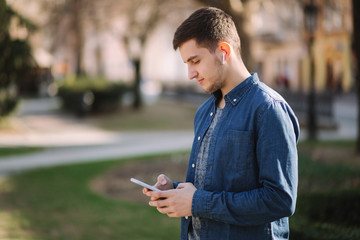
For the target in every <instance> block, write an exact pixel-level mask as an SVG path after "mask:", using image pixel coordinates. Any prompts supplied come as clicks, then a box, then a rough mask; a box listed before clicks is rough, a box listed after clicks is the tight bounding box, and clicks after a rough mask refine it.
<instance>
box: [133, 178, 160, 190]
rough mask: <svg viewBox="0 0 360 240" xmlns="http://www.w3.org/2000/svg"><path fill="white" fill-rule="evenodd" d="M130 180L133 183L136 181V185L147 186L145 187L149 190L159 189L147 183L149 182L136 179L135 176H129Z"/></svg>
mask: <svg viewBox="0 0 360 240" xmlns="http://www.w3.org/2000/svg"><path fill="white" fill-rule="evenodd" d="M130 181H132V182H133V183H136V184H138V185H140V186H143V187H144V188H147V189H149V190H152V191H161V190H160V189H157V188H156V187H154V186H151V185H149V184H147V183H144V182H142V181H140V180H137V179H135V178H130Z"/></svg>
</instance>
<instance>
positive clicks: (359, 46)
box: [352, 0, 360, 154]
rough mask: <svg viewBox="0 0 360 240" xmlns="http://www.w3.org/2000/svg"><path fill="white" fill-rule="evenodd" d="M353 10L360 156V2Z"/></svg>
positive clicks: (355, 3)
mask: <svg viewBox="0 0 360 240" xmlns="http://www.w3.org/2000/svg"><path fill="white" fill-rule="evenodd" d="M352 5H353V6H352V8H353V24H354V28H353V37H354V42H353V46H354V47H353V51H354V54H355V58H356V63H357V66H356V72H355V77H356V79H355V80H356V92H357V105H358V119H357V120H358V126H357V127H358V132H357V141H356V149H355V150H356V153H357V154H360V15H359V12H360V1H358V0H353V1H352Z"/></svg>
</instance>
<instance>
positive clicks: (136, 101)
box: [133, 58, 142, 110]
mask: <svg viewBox="0 0 360 240" xmlns="http://www.w3.org/2000/svg"><path fill="white" fill-rule="evenodd" d="M133 64H134V68H135V82H134V88H133V89H134V102H133V108H134V109H136V110H137V109H140V108H141V106H142V99H141V90H140V83H141V60H140V58H139V59H134V60H133Z"/></svg>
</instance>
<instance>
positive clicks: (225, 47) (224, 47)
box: [219, 42, 231, 60]
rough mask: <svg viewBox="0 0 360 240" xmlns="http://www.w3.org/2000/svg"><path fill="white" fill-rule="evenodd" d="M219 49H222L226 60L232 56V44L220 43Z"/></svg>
mask: <svg viewBox="0 0 360 240" xmlns="http://www.w3.org/2000/svg"><path fill="white" fill-rule="evenodd" d="M219 47H220V50H221V52H224V53H225V60H227V59H228V58H229V56H230V53H231V46H230V44H229V43H227V42H220V43H219Z"/></svg>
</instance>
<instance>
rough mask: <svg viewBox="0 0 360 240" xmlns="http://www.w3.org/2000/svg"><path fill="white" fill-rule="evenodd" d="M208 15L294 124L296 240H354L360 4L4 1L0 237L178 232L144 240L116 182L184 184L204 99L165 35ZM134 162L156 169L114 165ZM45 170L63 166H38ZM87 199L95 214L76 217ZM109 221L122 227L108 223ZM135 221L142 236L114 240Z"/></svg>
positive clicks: (0, 23)
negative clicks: (210, 11) (227, 20)
mask: <svg viewBox="0 0 360 240" xmlns="http://www.w3.org/2000/svg"><path fill="white" fill-rule="evenodd" d="M204 6H214V7H218V8H221V9H223V10H224V11H226V12H227V13H229V14H230V15H231V16H232V17H233V19H234V21H235V23H236V24H237V28H238V32H239V35H240V39H241V44H242V57H243V59H244V62H245V64H246V65H247V67H248V68H249V70H250V71H251V72H257V73H258V74H259V76H260V80H261V81H263V82H265V83H266V84H268V85H269V86H271V87H272V88H274V89H276V90H277V91H278V92H280V93H281V95H282V96H284V98H285V99H286V100H287V101H288V102H289V104H290V105H291V107H292V108H293V109H294V111H295V113H296V115H297V116H298V118H299V121H300V124H301V129H302V132H301V141H300V144H299V168H300V170H299V172H300V173H299V174H300V177H301V178H300V183H299V192H300V193H299V210H298V212H299V214H295V216H294V217H293V219H294V220H293V222H294V224H293V225H292V231H293V232H294V239H360V227H359V226H360V219H359V217H358V216H357V215H358V214H357V213H358V212H359V211H360V209H359V208H360V206H359V204H358V203H359V202H360V194H359V183H360V174H359V169H360V165H359V163H360V157H359V154H360V140H359V139H360V132H359V110H358V106H359V97H358V96H359V94H360V87H359V84H358V83H359V76H360V75H359V69H360V66H359V64H360V61H359V57H360V30H359V28H360V19H359V18H360V17H359V16H360V2H359V1H356V0H102V1H95V0H0V177H2V178H3V179H4V180H3V182H2V185H0V186H2V187H0V219H1V218H2V219H6V221H3V223H1V222H0V238H1V239H15V238H12V237H16V239H26V240H27V239H93V237H94V236H99V234H100V236H102V237H100V238H101V239H114V238H117V239H174V238H177V234H178V231H179V230H178V222H177V221H176V220H175V221H171V220H170V222H168V219H167V218H165V217H163V216H158V215H156V219H157V221H159V222H161V223H162V224H164V232H163V233H156V234H158V235H156V234H155V235H154V233H153V231H152V230H151V229H152V228H151V226H152V225H151V224H155V225H154V227H157V225H156V222H155V223H154V221H153V220H152V218H153V215H154V214H156V212H155V211H151V210H149V209H148V208H147V207H146V206H145V207H143V208H142V207H140V206H143V205H144V204H143V202H141V200H140V202H141V203H136V204H135V203H134V205H131V202H132V201H133V200H134V198H127V197H126V196H129V195H131V196H137V192H136V191H137V190H139V189H138V188H136V186H131V184H128V183H127V177H134V175H132V174H130V175H129V176H127V175H126V174H127V173H133V174H138V177H139V178H140V179H141V178H143V179H144V178H145V179H147V180H148V181H154V177H155V175H156V174H155V173H154V175H152V174H149V169H151V168H152V167H151V166H157V167H158V168H155V169H153V170H154V172H156V171H160V170H159V169H161V171H170V169H174V168H176V169H179V171H180V172H176V171H175V172H174V173H173V174H174V176H176V177H181V176H183V177H184V176H185V169H186V167H185V168H184V166H186V161H187V156H188V152H189V150H190V147H191V142H192V138H193V134H192V125H193V117H194V114H195V112H196V109H197V107H198V106H199V105H200V104H201V103H202V102H203V101H204V100H205V99H206V98H208V97H209V95H208V94H205V93H203V91H202V89H201V88H200V87H199V86H198V85H197V84H196V82H193V81H190V80H188V79H187V68H186V65H185V64H184V63H183V62H182V60H181V58H180V55H179V53H178V51H174V50H173V48H172V38H173V34H174V32H175V30H176V28H177V26H178V25H179V24H180V23H181V22H182V21H183V20H184V19H185V18H187V17H188V16H189V15H190V14H191V13H192V12H193V11H194V10H196V9H198V8H200V7H204ZM169 153H170V154H169ZM154 154H155V155H156V156H155V157H154ZM157 154H160V155H161V156H159V155H157ZM163 154H165V155H163ZM166 154H168V155H166ZM139 156H142V157H141V159H140V160H144V159H145V160H148V161H150V162H151V163H153V162H152V161H155V162H154V164H150V165H146V166H147V167H144V165H141V164H140V165H139V166H138V168H134V166H123V165H122V163H121V164H120V163H119V161H121V162H124V161H123V160H124V158H130V159H131V160H128V161H125V162H137V163H136V164H138V160H139V159H138V158H139ZM144 156H146V157H144ZM149 156H151V157H149ZM134 158H135V159H134ZM119 159H120V160H119ZM100 160H101V161H100ZM105 160H106V161H105ZM161 160H162V161H161ZM89 161H90V162H93V163H92V164H90V165H73V167H70V166H69V165H68V164H70V163H78V162H89ZM114 161H115V162H114ZM100 162H102V163H100ZM168 162H170V163H173V165H169V166H168V165H167V164H165V163H168ZM119 164H120V165H121V167H119V169H118V170H116V169H117V168H115V170H113V171H110V173H107V169H109V168H110V167H114V165H116V166H117V165H119ZM177 164H180V165H177ZM181 164H183V165H181ZM53 165H55V166H58V165H64V166H62V167H63V168H60V169H59V168H57V167H55V168H46V169H43V167H50V166H51V167H52V166H53ZM141 166H143V167H141ZM166 166H167V167H166ZM38 168H39V170H33V171H26V172H24V173H23V171H24V170H30V169H38ZM84 169H85V170H84ZM124 169H125V170H124ZM126 169H127V170H128V171H126ZM136 169H142V171H140V170H139V171H138V170H136ZM156 169H157V170H156ZM83 170H84V171H83ZM80 172H81V174H80ZM104 172H105V173H104ZM16 173H21V174H16ZM75 173H76V174H75ZM77 174H79V176H78V177H77V176H76V175H77ZM98 175H104V176H105V177H104V178H102V179H100V178H96V177H97V176H98ZM125 176H126V177H125ZM80 178H81V179H80ZM95 178H96V180H94V179H95ZM39 179H41V180H39ZM48 179H52V180H53V182H52V183H51V181H48ZM99 179H100V180H99ZM124 179H125V180H124ZM74 182H78V183H80V185H81V184H82V185H81V186H82V187H80V186H78V187H79V189H81V191H78V190H79V189H78V188H76V187H75V186H74ZM89 182H95V183H94V184H90V183H89ZM112 183H117V184H112ZM44 184H45V185H44ZM51 184H55V185H51ZM89 184H90V185H91V186H93V185H94V186H95V185H96V186H95V187H91V189H93V190H91V191H90V192H91V194H93V195H91V194H90V193H89V188H88V187H87V186H88V185H89ZM115 185H116V186H115ZM128 185H129V186H128ZM29 186H30V187H29ZM65 186H67V187H69V186H73V187H74V188H75V189H78V190H73V191H74V192H77V193H79V194H80V193H82V195H81V196H80V195H73V194H70V193H69V190H66V189H67V188H66V187H65ZM62 187H64V189H62ZM44 189H46V191H44ZM54 189H56V190H55V192H54ZM59 189H62V190H59ZM94 189H95V190H94ZM334 189H336V191H335V193H334ZM82 191H83V192H82ZM126 191H129V192H126ZM131 191H135V192H132V193H131ZM94 192H97V194H95V193H94ZM108 192H111V193H112V194H110V195H109V194H108V195H106V194H107V193H108ZM114 192H117V193H118V194H114ZM124 192H125V193H127V194H124ZM56 193H57V194H60V195H56ZM44 194H45V195H44ZM88 194H90V195H91V196H90V195H88ZM104 194H105V195H104ZM99 196H102V198H101V200H99V199H98V198H99ZM104 196H105V197H104ZM114 196H119V197H114ZM15 199H17V200H16V201H15ZM39 199H41V201H40V203H42V204H39V205H34V202H37V201H39ZM45 199H47V203H48V204H49V205H46V204H45V208H46V209H44V208H43V207H44V201H45ZM59 199H64V201H63V202H62V201H60V200H59ZM80 199H81V200H80ZM109 199H110V200H109ZM114 199H116V203H114V202H113V201H114ZM119 199H120V200H119ZM135 199H136V200H135V202H136V201H137V200H138V199H137V197H135ZM143 200H144V199H143ZM83 201H86V202H87V201H89V202H91V204H90V203H89V206H83V205H81V204H80V205H81V207H84V209H82V208H81V207H80V206H78V205H79V202H82V203H83ZM324 202H327V203H328V204H327V205H324V204H323V203H324ZM90 205H91V206H90ZM74 206H76V207H74ZM340 206H343V207H346V209H342V208H340ZM30 209H32V210H30ZM139 209H141V210H139ZM316 210H318V211H319V212H316ZM39 211H40V212H44V215H41V214H38V212H39ZM77 211H80V212H77ZM81 211H83V212H81ZM119 211H120V212H123V213H124V212H126V213H124V214H123V215H122V216H123V217H124V218H121V217H120V216H113V215H114V214H113V213H116V212H119ZM137 211H138V212H137ZM75 212H77V214H76V216H77V217H78V216H88V217H84V218H80V219H77V218H76V217H74V215H75ZM134 212H137V214H140V213H141V214H144V216H147V217H144V220H142V223H143V225H146V226H148V227H142V228H139V226H136V225H128V224H125V225H124V226H125V227H124V228H120V229H117V231H115V232H114V228H117V227H116V226H118V225H121V224H122V223H123V222H128V221H131V222H133V220H134V218H136V217H135V216H136V215H134ZM49 213H52V214H49ZM352 213H356V214H352ZM89 215H91V216H90V217H89ZM99 215H101V216H104V215H107V216H109V217H108V218H99ZM49 216H50V217H49ZM73 218H74V219H76V221H75V220H74V221H75V222H74V221H72V222H71V221H70V222H71V223H70V222H68V221H69V219H73ZM89 219H91V221H90V220H89ZM99 219H100V220H99ZM336 219H337V220H336ZM39 222H40V224H39ZM100 222H101V223H100ZM149 222H152V223H151V224H150V225H149ZM79 223H81V224H79ZM97 224H99V226H100V227H99V228H100V229H99V228H93V227H94V226H97ZM89 229H92V230H91V231H90V230H89ZM165 229H167V230H165ZM304 229H308V231H307V232H306V231H304ZM85 232H88V233H85ZM119 236H123V237H119ZM124 236H126V237H124ZM169 236H172V237H169ZM174 236H175V237H174ZM96 239H98V238H96Z"/></svg>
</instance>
